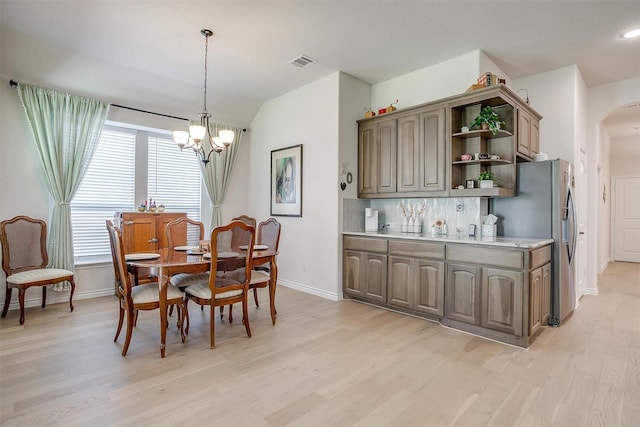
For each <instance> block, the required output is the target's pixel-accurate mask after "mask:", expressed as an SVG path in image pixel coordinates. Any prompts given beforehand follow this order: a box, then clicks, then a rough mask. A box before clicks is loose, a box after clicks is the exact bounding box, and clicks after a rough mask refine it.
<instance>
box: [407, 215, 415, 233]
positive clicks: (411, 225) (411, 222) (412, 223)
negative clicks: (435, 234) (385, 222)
mask: <svg viewBox="0 0 640 427" xmlns="http://www.w3.org/2000/svg"><path fill="white" fill-rule="evenodd" d="M414 228H415V220H414V219H413V217H411V218H409V225H408V227H407V231H408V232H409V233H414V232H415V230H414Z"/></svg>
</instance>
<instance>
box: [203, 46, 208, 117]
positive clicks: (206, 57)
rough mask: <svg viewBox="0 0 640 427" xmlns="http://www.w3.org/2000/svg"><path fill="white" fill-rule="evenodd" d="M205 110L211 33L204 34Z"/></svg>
mask: <svg viewBox="0 0 640 427" xmlns="http://www.w3.org/2000/svg"><path fill="white" fill-rule="evenodd" d="M204 40H205V42H204V112H206V111H207V76H208V65H207V64H208V62H209V60H208V59H209V35H208V34H205V35H204Z"/></svg>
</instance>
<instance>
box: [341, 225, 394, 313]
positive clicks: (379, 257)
mask: <svg viewBox="0 0 640 427" xmlns="http://www.w3.org/2000/svg"><path fill="white" fill-rule="evenodd" d="M343 242H344V257H343V286H344V292H345V293H346V294H347V295H350V296H353V297H358V298H363V299H366V300H369V301H374V302H381V303H385V302H387V255H386V252H387V241H386V240H384V239H367V238H358V237H345V238H344V240H343Z"/></svg>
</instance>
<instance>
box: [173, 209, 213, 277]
mask: <svg viewBox="0 0 640 427" xmlns="http://www.w3.org/2000/svg"><path fill="white" fill-rule="evenodd" d="M166 233H167V244H168V247H169V249H173V248H176V247H178V246H193V247H196V246H198V245H199V244H200V241H201V240H204V224H203V223H202V222H200V221H196V220H193V219H191V218H187V217H181V218H178V219H176V220H174V221H171V222H169V223H168V224H167V226H166ZM208 282H209V273H198V274H188V273H179V274H176V275H174V276H172V277H171V284H172V285H173V286H175V287H177V288H178V289H180V290H184V289H185V288H187V287H188V286H191V285H194V284H196V283H208Z"/></svg>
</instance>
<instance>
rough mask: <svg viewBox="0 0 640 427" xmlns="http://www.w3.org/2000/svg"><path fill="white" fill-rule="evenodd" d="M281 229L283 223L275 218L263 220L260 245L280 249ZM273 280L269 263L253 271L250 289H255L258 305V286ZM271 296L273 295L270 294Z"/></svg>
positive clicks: (266, 284) (263, 286) (263, 285)
mask: <svg viewBox="0 0 640 427" xmlns="http://www.w3.org/2000/svg"><path fill="white" fill-rule="evenodd" d="M280 229H281V225H280V223H279V222H278V221H277V220H276V219H275V218H269V219H267V220H266V221H262V222H261V223H260V224H259V225H258V238H257V243H256V244H258V245H264V246H268V247H269V249H272V250H275V251H276V252H277V251H278V246H279V245H280ZM270 281H271V275H270V267H269V264H264V265H261V266H257V267H255V268H254V270H253V272H252V273H251V283H250V284H249V289H253V299H254V301H255V303H256V307H260V305H259V304H258V288H266V287H268V286H269V282H270ZM269 298H271V295H269Z"/></svg>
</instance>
